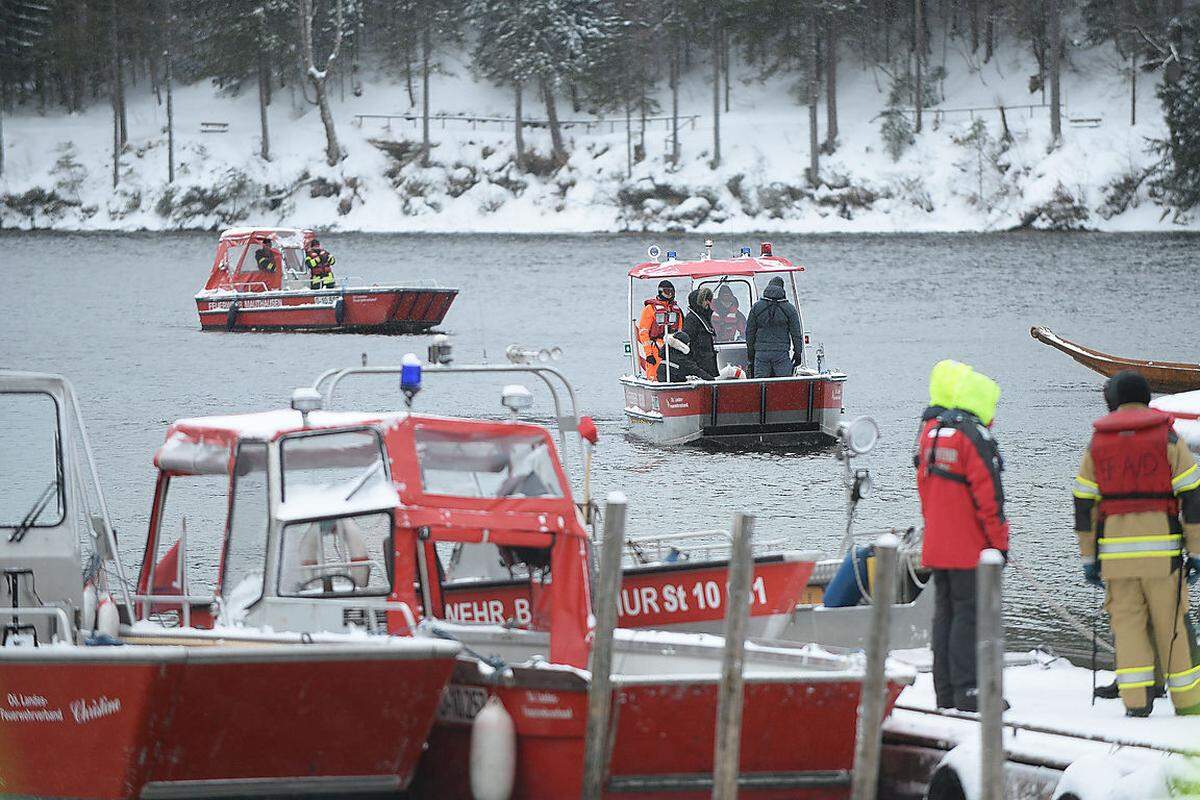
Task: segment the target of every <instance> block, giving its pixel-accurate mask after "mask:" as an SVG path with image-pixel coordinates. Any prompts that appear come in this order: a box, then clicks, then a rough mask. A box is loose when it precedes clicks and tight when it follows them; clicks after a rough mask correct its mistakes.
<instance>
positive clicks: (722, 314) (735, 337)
mask: <svg viewBox="0 0 1200 800" xmlns="http://www.w3.org/2000/svg"><path fill="white" fill-rule="evenodd" d="M705 287H707V288H708V289H711V290H712V293H713V304H712V308H713V315H712V326H713V337H714V343H715V344H727V343H729V342H742V341H745V340H746V315H747V314H749V313H750V306H751V305H752V303H751V301H750V298H751V293H750V281H748V280H747V279H745V278H716V279H713V280H706V281H701V282H700V283H698V284H696V288H697V289H702V288H705Z"/></svg>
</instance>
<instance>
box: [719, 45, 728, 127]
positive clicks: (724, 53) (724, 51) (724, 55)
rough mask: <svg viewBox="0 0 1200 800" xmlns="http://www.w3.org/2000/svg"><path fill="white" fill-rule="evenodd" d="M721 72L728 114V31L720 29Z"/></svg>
mask: <svg viewBox="0 0 1200 800" xmlns="http://www.w3.org/2000/svg"><path fill="white" fill-rule="evenodd" d="M721 72H723V73H724V74H725V113H726V114H728V113H729V29H728V28H726V27H724V26H722V27H721Z"/></svg>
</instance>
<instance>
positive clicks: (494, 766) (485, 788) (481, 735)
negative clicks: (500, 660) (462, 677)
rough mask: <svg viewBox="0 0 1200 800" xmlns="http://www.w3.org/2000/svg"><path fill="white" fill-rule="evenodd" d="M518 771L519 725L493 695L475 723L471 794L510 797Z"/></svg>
mask: <svg viewBox="0 0 1200 800" xmlns="http://www.w3.org/2000/svg"><path fill="white" fill-rule="evenodd" d="M516 773H517V729H516V726H514V725H513V720H512V717H511V716H509V714H508V712H507V711H505V710H504V704H503V703H502V702H500V698H498V697H496V696H495V695H493V696H492V697H490V698H488V701H487V703H485V704H484V706H483V708H482V709H481V710H480V711H479V713H478V714H477V715H476V716H475V722H474V723H472V725H471V796H472V797H474V798H475V800H508V798H509V797H511V796H512V790H513V780H514V779H515V778H516Z"/></svg>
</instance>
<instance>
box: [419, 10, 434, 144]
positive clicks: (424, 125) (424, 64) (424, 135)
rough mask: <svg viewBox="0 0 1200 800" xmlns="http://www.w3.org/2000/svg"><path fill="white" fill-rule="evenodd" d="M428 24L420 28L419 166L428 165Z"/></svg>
mask: <svg viewBox="0 0 1200 800" xmlns="http://www.w3.org/2000/svg"><path fill="white" fill-rule="evenodd" d="M432 49H433V42H432V41H430V36H429V25H428V23H427V24H426V25H425V27H423V28H421V166H423V167H427V166H429V56H430V53H429V51H430V50H432Z"/></svg>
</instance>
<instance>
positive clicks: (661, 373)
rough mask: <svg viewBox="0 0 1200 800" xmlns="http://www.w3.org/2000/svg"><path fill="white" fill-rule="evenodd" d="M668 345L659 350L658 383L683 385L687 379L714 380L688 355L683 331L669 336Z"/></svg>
mask: <svg viewBox="0 0 1200 800" xmlns="http://www.w3.org/2000/svg"><path fill="white" fill-rule="evenodd" d="M667 342H668V343H669V344H664V345H663V347H662V348H660V355H661V356H662V358H661V359H660V360H659V363H658V374H657V375H656V376H655V377H657V378H658V381H659V383H683V382H684V381H686V380H687V379H688V378H699V379H700V380H703V381H711V380H716V376H715V375H714V374H713V373H711V372H709V371H708V370H706V369H705V368H704V367H702V366H700V365H699V364H697V363H696V360H695V359H694V358H692V356H691V355H690V353H691V347H690V346H689V344H688V335H687V334H686V333H684V332H683V331H680V332H679V333H675V334H671V335H670V336H669V337H668V338H667ZM668 359H669V363H670V370H671V371H670V380H668V373H667V365H668Z"/></svg>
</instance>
